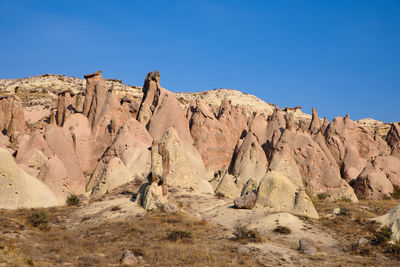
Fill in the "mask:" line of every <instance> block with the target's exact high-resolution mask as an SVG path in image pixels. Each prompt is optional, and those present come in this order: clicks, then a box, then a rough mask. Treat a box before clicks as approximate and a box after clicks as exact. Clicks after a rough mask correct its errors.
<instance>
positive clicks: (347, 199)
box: [340, 197, 351, 202]
mask: <svg viewBox="0 0 400 267" xmlns="http://www.w3.org/2000/svg"><path fill="white" fill-rule="evenodd" d="M340 201H342V202H351V199H350V198H348V197H342V198H341V199H340Z"/></svg>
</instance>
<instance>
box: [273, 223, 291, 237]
mask: <svg viewBox="0 0 400 267" xmlns="http://www.w3.org/2000/svg"><path fill="white" fill-rule="evenodd" d="M273 232H274V233H277V234H282V235H288V234H290V233H291V232H292V230H290V228H289V227H286V226H281V225H279V226H277V227H276V228H275V229H274V231H273Z"/></svg>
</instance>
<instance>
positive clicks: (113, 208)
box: [111, 206, 121, 211]
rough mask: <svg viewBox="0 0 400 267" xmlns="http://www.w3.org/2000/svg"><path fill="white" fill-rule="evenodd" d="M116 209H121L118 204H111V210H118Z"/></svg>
mask: <svg viewBox="0 0 400 267" xmlns="http://www.w3.org/2000/svg"><path fill="white" fill-rule="evenodd" d="M118 210H121V207H120V206H113V207H111V211H118Z"/></svg>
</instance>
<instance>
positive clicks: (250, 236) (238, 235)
mask: <svg viewBox="0 0 400 267" xmlns="http://www.w3.org/2000/svg"><path fill="white" fill-rule="evenodd" d="M233 235H234V236H235V238H234V239H235V240H237V241H248V242H257V243H260V242H263V241H264V238H263V237H262V236H261V234H260V233H259V232H258V231H257V230H254V229H253V230H249V229H247V227H246V226H244V225H241V224H237V225H236V226H235V229H234V232H233Z"/></svg>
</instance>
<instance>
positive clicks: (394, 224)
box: [373, 205, 400, 241]
mask: <svg viewBox="0 0 400 267" xmlns="http://www.w3.org/2000/svg"><path fill="white" fill-rule="evenodd" d="M373 220H374V221H376V222H378V223H380V224H381V226H382V227H384V226H387V227H389V228H390V230H391V232H392V235H391V236H390V238H391V240H393V241H398V240H400V205H398V206H396V207H395V208H393V209H392V210H391V211H389V212H388V213H386V214H384V215H382V216H379V217H376V218H374V219H373Z"/></svg>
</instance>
